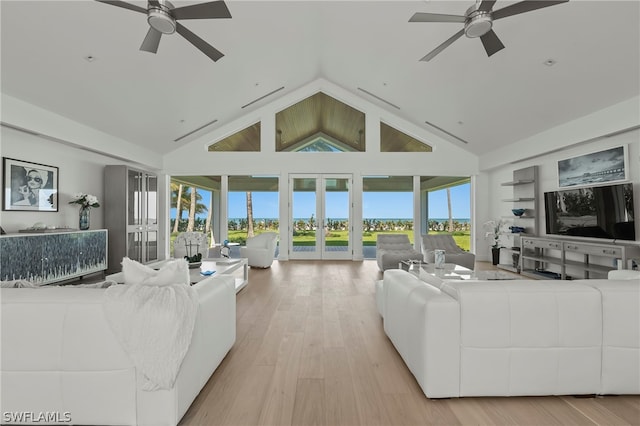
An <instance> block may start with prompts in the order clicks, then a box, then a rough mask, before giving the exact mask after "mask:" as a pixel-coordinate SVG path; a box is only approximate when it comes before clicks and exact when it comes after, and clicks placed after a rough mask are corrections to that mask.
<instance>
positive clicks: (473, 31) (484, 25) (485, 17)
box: [464, 13, 493, 38]
mask: <svg viewBox="0 0 640 426" xmlns="http://www.w3.org/2000/svg"><path fill="white" fill-rule="evenodd" d="M491 27H493V19H492V18H491V14H489V13H481V14H478V15H475V16H473V17H471V18H470V19H469V20H467V22H466V23H465V25H464V35H466V36H467V37H469V38H476V37H481V36H483V35H485V34H486V33H488V32H489V31H491Z"/></svg>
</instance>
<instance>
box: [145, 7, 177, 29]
mask: <svg viewBox="0 0 640 426" xmlns="http://www.w3.org/2000/svg"><path fill="white" fill-rule="evenodd" d="M147 22H148V23H149V25H150V26H151V28H153V29H155V30H157V31H160V32H161V33H162V34H173V33H174V32H176V21H175V19H173V18H172V17H171V15H169V14H168V13H167V12H165V11H164V10H161V9H150V10H149V11H148V15H147Z"/></svg>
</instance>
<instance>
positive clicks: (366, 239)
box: [229, 231, 471, 251]
mask: <svg viewBox="0 0 640 426" xmlns="http://www.w3.org/2000/svg"><path fill="white" fill-rule="evenodd" d="M259 233H260V232H256V235H257V234H259ZM380 233H381V234H407V235H408V236H409V240H410V241H411V242H413V231H382V232H380ZM377 234H378V232H365V233H364V235H363V236H362V245H365V246H375V245H376V236H377ZM430 234H431V235H437V234H447V232H430ZM246 239H247V231H229V241H232V242H236V243H240V244H241V245H244V244H245V243H246ZM453 239H454V240H455V242H456V244H458V245H459V246H460V247H461V248H462V249H463V250H466V251H469V247H470V244H471V236H470V234H469V232H454V234H453ZM315 243H316V233H315V232H314V231H307V232H300V233H298V234H297V235H296V236H294V238H293V245H294V246H313V245H315ZM326 243H327V246H346V245H347V231H331V232H330V233H329V236H328V237H327V238H326Z"/></svg>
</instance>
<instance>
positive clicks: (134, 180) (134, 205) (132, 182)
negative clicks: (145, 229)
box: [127, 170, 142, 225]
mask: <svg viewBox="0 0 640 426" xmlns="http://www.w3.org/2000/svg"><path fill="white" fill-rule="evenodd" d="M128 179H129V193H128V194H127V197H128V200H127V222H128V224H129V225H141V216H142V199H141V196H142V175H141V173H139V172H136V171H135V170H129V177H128Z"/></svg>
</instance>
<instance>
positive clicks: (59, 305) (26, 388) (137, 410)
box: [0, 275, 236, 425]
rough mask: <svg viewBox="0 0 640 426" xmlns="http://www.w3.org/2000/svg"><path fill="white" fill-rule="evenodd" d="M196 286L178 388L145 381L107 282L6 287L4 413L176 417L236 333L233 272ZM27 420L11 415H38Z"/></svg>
mask: <svg viewBox="0 0 640 426" xmlns="http://www.w3.org/2000/svg"><path fill="white" fill-rule="evenodd" d="M193 288H194V289H195V290H196V292H197V295H198V309H197V316H196V321H195V326H194V329H193V335H192V339H191V343H190V345H189V349H188V351H187V354H186V356H185V358H184V360H183V361H182V364H181V366H180V369H179V372H178V375H177V378H176V380H175V385H174V386H173V388H171V389H160V390H155V391H146V390H143V389H142V383H143V381H144V380H142V378H141V375H140V372H139V371H137V369H136V366H135V365H134V363H133V362H132V361H131V360H130V359H129V357H128V355H127V353H125V351H124V350H123V349H122V347H121V345H120V344H119V342H118V341H117V339H116V337H115V335H114V333H113V332H112V329H111V328H110V326H109V324H108V322H107V320H106V318H105V315H104V312H103V307H102V304H103V294H104V292H105V291H106V290H105V289H93V288H74V287H73V286H66V287H50V288H40V289H23V288H3V289H2V290H1V291H2V293H1V296H2V298H1V299H2V313H1V316H2V349H1V351H2V371H1V372H0V386H1V390H2V392H1V393H2V395H1V398H2V399H1V406H2V412H3V415H5V413H15V414H18V413H30V414H28V416H31V417H34V416H36V417H37V416H41V415H42V413H45V415H48V416H51V414H47V413H54V414H55V415H54V416H53V417H49V420H48V421H43V420H39V421H37V423H38V424H52V423H67V424H68V423H72V424H84V425H176V424H177V423H178V422H179V421H180V419H181V418H182V416H183V415H184V413H185V412H186V411H187V409H188V408H189V406H190V405H191V403H192V402H193V400H194V399H195V397H196V396H197V395H198V393H199V392H200V390H201V389H202V387H203V386H204V385H205V383H206V382H207V381H208V380H209V378H210V376H211V374H212V373H213V372H214V370H215V369H216V368H217V367H218V365H219V364H220V362H221V361H222V359H223V358H224V357H225V355H226V354H227V352H228V351H229V349H230V348H231V347H232V345H233V344H234V342H235V338H236V326H235V324H236V299H235V297H236V293H235V285H234V279H233V277H231V276H225V275H221V276H217V277H210V278H207V279H205V280H203V281H201V282H199V283H197V284H195V285H194V286H193ZM66 416H68V418H65V417H66ZM6 420H7V419H6V418H3V423H4V422H5V421H6ZM23 420H26V421H15V419H14V420H12V421H11V423H13V424H15V423H34V422H33V421H31V422H30V421H29V420H30V419H29V418H23ZM56 420H57V421H56Z"/></svg>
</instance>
